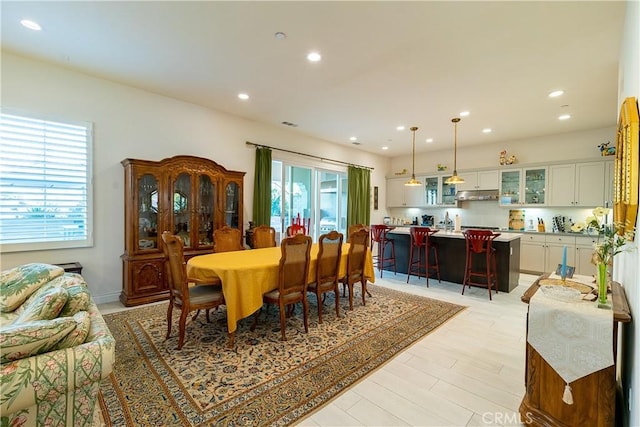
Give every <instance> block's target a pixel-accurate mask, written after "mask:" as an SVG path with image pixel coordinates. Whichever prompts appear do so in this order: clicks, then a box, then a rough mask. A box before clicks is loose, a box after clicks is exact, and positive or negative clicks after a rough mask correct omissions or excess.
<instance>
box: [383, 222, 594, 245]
mask: <svg viewBox="0 0 640 427" xmlns="http://www.w3.org/2000/svg"><path fill="white" fill-rule="evenodd" d="M391 227H395V229H394V231H395V230H403V231H401V233H404V234H408V233H409V229H410V228H411V227H421V226H418V225H392V226H391ZM431 228H432V229H433V228H435V229H436V230H440V231H439V233H438V235H444V232H445V231H444V229H442V228H438V227H431ZM493 231H495V232H496V233H510V234H518V235H522V234H542V235H545V234H550V235H553V236H571V237H598V235H597V234H589V233H573V232H564V233H560V232H559V231H529V230H525V231H517V230H502V229H501V230H493ZM447 233H454V234H455V233H456V232H454V231H447ZM460 233H461V232H458V233H457V234H460ZM451 237H455V236H451ZM503 241H504V240H503Z"/></svg>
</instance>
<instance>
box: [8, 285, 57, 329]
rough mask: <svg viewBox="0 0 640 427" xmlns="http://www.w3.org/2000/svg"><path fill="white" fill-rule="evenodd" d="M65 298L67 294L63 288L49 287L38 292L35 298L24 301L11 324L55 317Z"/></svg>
mask: <svg viewBox="0 0 640 427" xmlns="http://www.w3.org/2000/svg"><path fill="white" fill-rule="evenodd" d="M67 299H69V294H68V293H67V290H66V289H64V288H49V289H47V290H46V291H45V292H42V293H38V295H37V297H36V298H34V299H29V302H25V303H24V305H23V306H22V307H23V310H22V311H21V313H20V314H19V315H18V317H16V318H15V319H14V320H13V324H18V323H26V322H31V321H34V320H49V319H55V318H56V317H58V314H59V313H60V311H61V310H62V307H64V305H65V304H66V303H67Z"/></svg>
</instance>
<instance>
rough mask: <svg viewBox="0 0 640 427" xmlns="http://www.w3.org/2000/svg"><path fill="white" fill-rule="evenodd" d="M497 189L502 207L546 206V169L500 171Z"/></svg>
mask: <svg viewBox="0 0 640 427" xmlns="http://www.w3.org/2000/svg"><path fill="white" fill-rule="evenodd" d="M499 189H500V205H502V206H522V205H528V206H541V205H546V204H547V198H546V192H547V168H546V167H544V166H541V167H531V168H521V169H505V170H501V171H500V187H499Z"/></svg>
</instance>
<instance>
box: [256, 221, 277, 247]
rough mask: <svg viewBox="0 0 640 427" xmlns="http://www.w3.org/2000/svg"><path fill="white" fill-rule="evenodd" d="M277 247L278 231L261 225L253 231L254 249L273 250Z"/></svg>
mask: <svg viewBox="0 0 640 427" xmlns="http://www.w3.org/2000/svg"><path fill="white" fill-rule="evenodd" d="M275 246H276V229H275V228H273V227H269V226H268V225H259V226H257V227H256V228H254V229H253V248H254V249H259V248H273V247H275Z"/></svg>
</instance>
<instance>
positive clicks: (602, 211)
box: [593, 206, 609, 218]
mask: <svg viewBox="0 0 640 427" xmlns="http://www.w3.org/2000/svg"><path fill="white" fill-rule="evenodd" d="M606 215H609V208H603V207H602V206H598V207H597V208H595V209H594V210H593V216H595V217H596V218H602V217H603V216H606Z"/></svg>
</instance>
